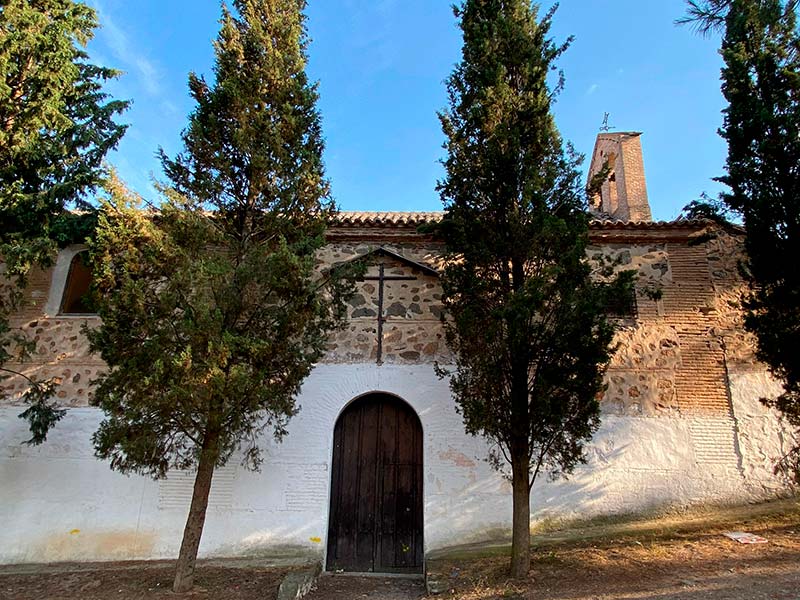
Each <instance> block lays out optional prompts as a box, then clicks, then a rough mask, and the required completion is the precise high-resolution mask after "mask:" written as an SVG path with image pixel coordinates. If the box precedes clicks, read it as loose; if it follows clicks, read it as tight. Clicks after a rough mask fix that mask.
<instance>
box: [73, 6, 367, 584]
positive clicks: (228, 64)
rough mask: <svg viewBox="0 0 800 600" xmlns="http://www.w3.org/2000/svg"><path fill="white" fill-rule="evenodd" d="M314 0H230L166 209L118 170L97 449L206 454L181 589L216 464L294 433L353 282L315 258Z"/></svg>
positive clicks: (150, 459)
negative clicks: (307, 14) (134, 189)
mask: <svg viewBox="0 0 800 600" xmlns="http://www.w3.org/2000/svg"><path fill="white" fill-rule="evenodd" d="M304 6H305V2H303V1H302V0H235V1H234V3H233V9H234V11H235V12H230V11H229V10H227V9H226V8H224V7H223V15H222V27H221V30H220V33H219V36H218V38H217V41H216V43H215V53H216V65H215V75H216V79H215V81H214V82H213V84H209V83H208V82H206V81H205V79H204V78H202V77H199V76H197V75H195V74H191V75H190V77H189V88H190V91H191V94H192V97H193V98H194V99H195V101H196V104H197V105H196V108H195V109H194V111H193V113H192V114H191V116H190V117H189V125H188V127H187V128H186V130H185V131H184V133H183V142H184V152H183V153H181V154H179V155H178V156H177V157H176V158H174V159H171V158H169V157H168V156H166V154H165V153H164V152H163V151H161V158H162V162H163V166H164V170H165V172H166V174H167V176H168V177H169V179H170V181H171V183H172V187H168V188H165V189H164V190H163V191H164V194H165V199H164V201H163V203H162V207H161V209H160V211H159V212H158V213H154V214H144V213H142V212H141V211H140V210H139V208H138V206H137V202H136V201H135V199H133V198H131V197H130V194H128V193H127V192H125V191H124V189H122V187H121V186H120V185H119V184H118V183H116V182H115V183H114V184H112V185H111V186H110V191H111V199H110V200H109V201H108V203H107V205H106V206H104V210H103V214H102V215H101V218H100V222H99V225H98V229H97V236H96V240H95V241H94V243H93V244H92V245H91V248H90V250H91V253H92V259H93V261H94V264H95V277H96V282H97V283H96V289H97V294H98V297H97V305H98V307H99V310H98V312H99V315H100V316H101V318H102V321H103V323H102V325H101V326H100V327H99V328H97V329H95V330H91V331H88V332H87V334H88V335H89V339H90V342H91V347H92V350H93V351H95V352H99V353H100V355H101V356H102V358H103V360H105V362H106V363H107V364H108V366H109V370H108V372H107V373H105V374H103V375H102V376H101V377H100V378H99V380H98V382H97V383H98V386H97V389H96V392H95V396H94V400H93V402H94V403H95V404H96V405H97V406H99V407H100V408H101V409H102V410H103V411H104V413H105V415H106V416H105V420H104V421H103V422H102V423H101V425H100V428H99V429H98V431H97V432H96V433H95V435H94V438H93V439H94V445H95V450H96V454H97V456H98V457H101V458H106V459H110V460H111V467H112V468H113V469H116V470H119V471H122V472H124V473H128V472H136V473H144V474H148V475H151V476H153V477H155V478H158V477H163V476H164V475H165V474H166V473H167V471H168V470H169V469H174V468H178V469H185V468H189V467H192V466H197V476H196V480H195V488H194V494H193V496H192V504H191V507H190V510H189V517H188V520H187V525H186V528H185V530H184V538H183V542H182V544H181V551H180V556H179V558H178V566H177V569H176V578H175V584H174V590H175V591H176V592H182V591H187V590H189V589H191V587H192V576H193V572H194V561H195V558H196V555H197V549H198V547H199V542H200V535H201V533H202V528H203V522H204V519H205V510H206V506H207V500H208V492H209V489H210V485H211V477H212V475H213V471H214V467H215V466H220V465H223V464H225V463H226V462H227V461H228V460H229V459H230V457H231V456H232V455H233V453H234V452H236V451H237V450H239V451H241V453H242V456H243V464H245V465H246V466H248V467H251V468H258V466H259V464H260V462H261V455H260V452H259V440H260V437H261V435H262V434H263V433H264V432H271V433H272V434H274V436H275V437H276V438H278V439H280V438H281V437H282V436H283V435H284V434H285V433H286V424H287V422H288V420H289V419H290V418H291V417H292V416H293V415H294V414H295V413H296V412H297V410H298V407H297V406H296V403H295V398H296V395H297V393H298V391H299V389H300V385H301V383H302V381H303V380H304V379H305V377H306V376H307V375H308V374H309V372H310V371H311V369H312V367H313V366H314V364H315V363H316V362H317V361H318V360H319V359H320V358H321V356H322V354H323V351H324V349H325V347H326V344H327V339H328V335H329V333H330V332H331V331H332V330H334V329H336V328H337V327H340V326H341V325H343V323H344V319H345V316H346V312H345V308H346V305H345V299H346V297H347V296H348V295H349V294H350V293H351V292H352V287H353V282H352V281H351V280H350V279H348V278H343V277H342V276H341V272H340V270H337V269H334V270H332V271H329V272H328V273H322V272H321V271H320V269H319V265H318V264H317V260H316V251H317V250H318V249H319V248H320V247H321V246H322V245H323V244H324V242H325V236H324V234H325V228H326V223H327V221H328V219H329V218H330V217H331V216H332V215H333V214H334V211H335V207H334V205H333V202H332V201H331V200H330V192H329V186H328V182H327V180H326V179H325V176H324V170H323V165H322V149H323V141H322V135H321V127H320V117H319V113H318V112H317V109H316V100H317V93H316V89H315V86H314V85H312V84H310V83H309V82H308V80H307V77H306V75H305V65H306V57H305V48H306V44H307V41H306V36H305V28H304V16H303V14H302V9H303V8H304Z"/></svg>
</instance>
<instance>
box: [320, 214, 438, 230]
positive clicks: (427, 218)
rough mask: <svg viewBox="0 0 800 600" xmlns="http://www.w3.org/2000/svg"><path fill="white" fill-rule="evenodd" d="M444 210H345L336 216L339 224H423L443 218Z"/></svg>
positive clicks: (336, 222)
mask: <svg viewBox="0 0 800 600" xmlns="http://www.w3.org/2000/svg"><path fill="white" fill-rule="evenodd" d="M442 214H443V213H442V212H441V211H437V212H369V211H348V210H343V211H341V212H340V213H339V215H338V217H337V218H336V221H335V224H336V225H338V226H345V227H346V226H358V225H362V226H363V225H383V226H386V225H407V226H413V225H422V224H423V223H431V222H434V221H440V220H441V219H442Z"/></svg>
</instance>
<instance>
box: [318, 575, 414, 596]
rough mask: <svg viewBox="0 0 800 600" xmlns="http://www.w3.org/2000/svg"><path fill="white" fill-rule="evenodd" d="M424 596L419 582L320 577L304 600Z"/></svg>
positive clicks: (375, 578) (354, 577)
mask: <svg viewBox="0 0 800 600" xmlns="http://www.w3.org/2000/svg"><path fill="white" fill-rule="evenodd" d="M424 595H425V584H424V583H423V581H422V579H421V578H420V579H406V578H397V577H392V578H387V577H357V576H355V575H331V574H329V573H324V574H323V575H322V576H321V577H320V578H319V581H318V582H317V585H316V588H315V589H314V590H313V591H312V592H311V593H310V594H309V595H308V596H306V597H305V598H306V600H412V599H415V598H422V597H423V596H424Z"/></svg>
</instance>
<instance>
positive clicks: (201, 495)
mask: <svg viewBox="0 0 800 600" xmlns="http://www.w3.org/2000/svg"><path fill="white" fill-rule="evenodd" d="M216 438H217V436H215V435H214V436H209V435H207V436H206V439H205V440H204V443H203V450H202V452H201V453H200V463H199V464H198V465H197V475H196V476H195V478H194V491H193V492H192V504H191V506H190V507H189V516H188V518H187V519H186V527H185V528H184V529H183V541H182V542H181V551H180V554H179V555H178V565H177V567H176V569H175V583H174V584H173V585H172V590H173V591H174V592H176V593H180V592H188V591H189V590H191V589H192V586H193V585H194V568H195V563H196V562H197V550H198V548H199V547H200V536H201V535H202V534H203V525H204V524H205V522H206V508H208V493H209V492H210V491H211V479H212V478H213V476H214V466H215V464H216V462H217V439H216Z"/></svg>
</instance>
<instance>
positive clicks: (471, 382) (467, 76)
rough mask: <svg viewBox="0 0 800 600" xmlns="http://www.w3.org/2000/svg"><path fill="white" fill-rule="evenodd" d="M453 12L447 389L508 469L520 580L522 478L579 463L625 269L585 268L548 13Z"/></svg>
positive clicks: (470, 4) (524, 558) (522, 4)
mask: <svg viewBox="0 0 800 600" xmlns="http://www.w3.org/2000/svg"><path fill="white" fill-rule="evenodd" d="M455 14H456V16H457V17H458V18H459V19H460V26H461V30H462V32H463V38H464V45H463V51H462V60H461V62H460V63H459V64H458V65H457V66H456V68H455V71H454V72H453V74H452V75H451V76H450V78H449V79H448V81H447V87H448V92H449V98H450V102H449V108H448V109H447V110H446V111H445V112H444V113H442V114H441V115H440V119H441V122H442V126H443V129H444V133H445V135H446V138H447V140H446V145H445V146H446V149H447V151H448V155H447V158H446V160H445V163H444V165H445V169H446V177H445V179H444V181H442V182H440V184H439V191H440V193H441V197H442V200H443V202H444V206H445V217H444V220H443V222H442V223H441V226H440V229H439V232H440V234H441V236H442V237H443V239H444V241H445V244H446V254H447V258H448V259H449V260H448V262H447V265H448V266H447V267H446V269H445V271H444V274H443V278H442V284H443V288H444V303H445V306H446V308H447V310H448V312H449V314H450V316H451V317H452V319H451V320H448V321H446V322H445V328H446V335H447V341H448V344H449V346H450V348H451V349H452V350H453V351H454V354H455V357H456V370H455V372H454V373H452V374H451V375H452V377H451V379H450V386H451V389H452V392H453V394H454V396H455V399H456V402H457V404H458V406H459V409H460V411H461V413H462V415H463V418H464V424H465V427H466V430H467V432H468V433H471V434H480V435H483V436H484V437H486V438H487V439H488V440H489V441H490V442H491V443H492V444H494V447H495V449H496V450H495V451H494V452H493V455H492V458H493V462H494V464H495V465H496V467H497V468H498V469H503V470H505V469H507V468H508V467H509V466H510V479H511V482H512V485H513V541H512V558H511V572H512V575H513V576H515V577H523V576H525V575H526V574H527V572H528V569H529V567H530V491H531V487H532V486H533V484H534V482H535V481H536V479H537V477H538V476H539V475H541V474H543V473H548V474H549V475H550V476H551V477H557V476H561V475H566V474H569V473H570V472H571V471H572V470H573V468H574V467H575V466H576V465H577V464H578V463H580V462H581V461H583V459H584V454H583V446H584V443H585V442H586V441H587V440H588V439H589V438H590V437H591V435H592V434H593V432H594V431H595V430H596V428H597V426H598V422H599V403H598V397H599V395H600V394H601V392H602V390H603V389H604V387H603V375H604V372H605V369H606V366H607V364H608V362H609V360H610V356H611V342H612V338H613V333H614V329H613V326H612V325H611V324H610V323H609V322H608V321H607V320H606V318H605V316H604V306H605V303H606V301H607V299H608V298H609V297H610V295H613V294H619V293H626V290H627V291H629V286H630V277H628V276H627V275H626V276H624V277H612V278H611V279H610V282H609V283H607V284H606V285H600V284H595V283H593V281H592V279H591V277H590V271H591V268H590V266H589V265H588V264H587V260H586V248H587V244H588V223H589V217H588V213H587V203H586V195H585V191H584V190H583V189H582V186H581V184H580V181H579V177H580V175H579V173H578V170H577V167H578V164H579V163H580V160H581V158H580V157H578V156H576V155H575V154H574V152H573V150H572V148H571V147H570V146H569V145H567V146H566V148H565V144H564V143H563V141H562V139H561V137H560V135H559V133H558V131H557V129H556V126H555V123H554V121H553V116H552V114H551V104H552V102H553V97H554V95H555V94H556V93H557V91H558V90H559V89H560V88H561V85H562V82H561V79H560V78H559V80H558V82H557V84H556V86H555V87H554V88H551V87H550V86H549V85H548V81H547V78H548V76H549V75H550V74H551V73H553V71H554V62H555V60H556V59H557V58H558V57H559V56H560V55H561V53H562V52H564V50H565V49H566V48H567V45H568V43H569V42H567V43H565V44H563V45H560V46H559V45H556V44H554V43H553V41H552V40H551V39H550V38H549V37H548V36H549V30H550V26H551V23H552V18H553V14H554V10H551V11H550V12H548V13H547V14H546V15H544V17H542V18H541V19H539V18H538V7H536V6H533V7H531V6H530V5H529V3H528V2H527V0H465V1H464V2H463V3H462V4H461V5H460V6H459V7H457V8H456V9H455ZM607 275H608V273H607ZM506 474H507V475H508V473H507V472H506Z"/></svg>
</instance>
